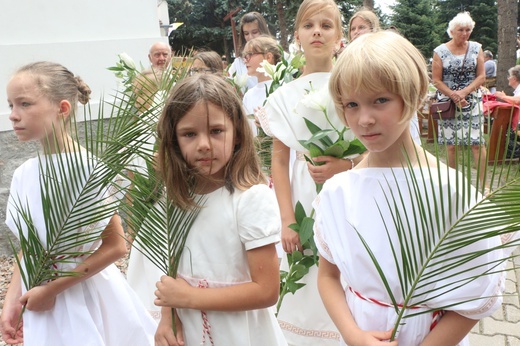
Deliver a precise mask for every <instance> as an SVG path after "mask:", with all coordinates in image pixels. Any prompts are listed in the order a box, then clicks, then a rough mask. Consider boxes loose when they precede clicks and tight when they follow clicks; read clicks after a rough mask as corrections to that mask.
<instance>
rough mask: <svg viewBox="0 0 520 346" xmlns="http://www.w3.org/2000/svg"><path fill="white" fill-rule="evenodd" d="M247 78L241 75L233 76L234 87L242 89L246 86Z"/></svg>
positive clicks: (245, 75)
mask: <svg viewBox="0 0 520 346" xmlns="http://www.w3.org/2000/svg"><path fill="white" fill-rule="evenodd" d="M248 77H249V76H248V75H247V74H241V75H235V76H234V77H233V82H234V83H235V85H236V86H237V87H239V88H243V87H245V86H246V83H247V78H248Z"/></svg>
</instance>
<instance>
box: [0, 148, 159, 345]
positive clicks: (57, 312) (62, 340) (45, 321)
mask: <svg viewBox="0 0 520 346" xmlns="http://www.w3.org/2000/svg"><path fill="white" fill-rule="evenodd" d="M57 155H66V154H57ZM57 155H49V156H45V157H43V158H42V159H43V160H52V161H53V164H54V165H57V162H58V161H57ZM85 162H86V161H85ZM43 167H45V166H43ZM88 167H89V166H88V165H87V164H85V165H84V169H86V170H89V168H88ZM84 183H85V181H83V180H81V181H79V182H77V184H79V185H80V186H82V185H81V184H84ZM63 184H64V185H65V184H66V185H67V186H70V184H72V182H71V181H70V180H69V179H67V181H65V182H63ZM101 195H103V194H100V195H96V192H93V193H92V196H93V198H101ZM19 201H23V203H22V204H23V205H24V206H25V207H27V208H28V209H29V210H30V212H31V216H32V220H33V224H34V225H35V227H36V229H37V232H38V235H39V238H40V239H41V240H42V242H43V244H46V243H47V239H46V224H45V219H44V214H43V209H42V208H43V206H42V200H41V195H40V168H39V160H38V158H33V159H29V160H28V161H26V162H25V163H24V164H22V165H21V166H20V167H18V168H17V169H16V171H15V172H14V175H13V180H12V183H11V191H10V195H9V201H8V205H7V213H6V215H7V218H6V224H7V226H8V227H9V228H10V229H11V231H12V232H13V233H15V235H16V236H18V235H19V234H18V231H19V230H18V229H17V227H16V223H17V221H16V220H19V216H18V212H17V205H18V202H19ZM62 201H63V200H62ZM109 220H110V218H106V219H105V220H104V221H100V222H98V223H97V224H95V225H91V226H89V227H82V228H80V229H78V230H77V233H78V234H84V233H86V232H89V233H94V232H98V233H101V232H102V231H103V229H104V228H105V227H106V225H107V224H108V222H109ZM20 221H21V220H20ZM21 223H22V227H23V232H24V234H25V236H27V227H26V224H25V222H24V221H21ZM100 243H101V239H100V238H98V240H97V241H95V242H92V243H88V244H84V245H82V246H81V248H79V249H77V251H89V250H90V251H93V250H95V249H96V248H97V247H98V246H99V245H100ZM71 251H72V250H71ZM79 262H81V258H76V259H75V260H74V263H61V264H59V266H60V267H59V268H60V269H64V270H72V269H73V268H74V267H75V266H77V264H78V263H79ZM25 292H26V288H25V286H24V285H23V282H22V294H23V293H25ZM156 328H157V324H156V323H155V322H154V321H153V319H152V318H151V316H150V315H149V314H148V313H147V312H146V310H145V309H144V307H143V306H142V305H141V303H140V301H139V299H138V298H137V296H136V295H135V293H134V291H133V290H132V289H131V288H130V286H129V285H128V283H127V282H126V280H125V278H124V276H123V275H122V274H121V272H120V271H119V269H118V268H117V267H116V266H115V265H114V264H111V265H109V266H108V267H106V268H105V269H103V270H102V271H101V272H99V273H97V274H95V275H94V276H92V277H90V278H88V279H86V280H85V281H82V282H80V283H78V284H76V285H74V286H72V287H70V288H68V289H66V290H65V291H63V292H61V293H60V294H58V295H57V296H56V302H55V304H54V307H53V308H52V309H50V310H47V311H43V312H33V311H30V310H26V311H25V312H24V314H23V334H24V344H25V345H26V346H31V345H53V346H60V345H63V346H67V345H71V344H81V345H96V346H98V345H107V346H111V345H153V344H154V340H153V337H154V334H155V330H156Z"/></svg>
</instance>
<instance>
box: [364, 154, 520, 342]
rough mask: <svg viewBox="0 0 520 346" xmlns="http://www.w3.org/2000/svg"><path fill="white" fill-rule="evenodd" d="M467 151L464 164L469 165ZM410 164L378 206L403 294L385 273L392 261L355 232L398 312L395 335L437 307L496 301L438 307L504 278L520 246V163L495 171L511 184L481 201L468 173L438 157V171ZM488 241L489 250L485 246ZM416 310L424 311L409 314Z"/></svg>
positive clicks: (385, 185) (497, 187) (392, 179)
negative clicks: (480, 283)
mask: <svg viewBox="0 0 520 346" xmlns="http://www.w3.org/2000/svg"><path fill="white" fill-rule="evenodd" d="M467 148H468V150H465V151H463V152H462V154H461V155H460V156H459V157H458V159H459V160H462V161H463V162H464V164H465V165H467V166H470V165H471V163H470V160H469V157H470V155H471V152H470V149H469V148H470V147H469V146H467ZM417 154H418V153H415V154H411V155H409V156H410V157H413V156H414V155H417ZM407 157H408V156H407ZM409 161H410V160H408V162H407V163H405V164H404V165H403V166H404V167H405V168H403V171H404V172H405V176H406V179H405V183H402V184H401V185H399V184H398V185H399V186H397V185H395V186H394V185H392V184H395V182H396V181H397V178H396V175H395V174H396V172H397V170H401V169H394V172H393V176H391V177H387V178H386V182H382V183H381V184H380V185H381V186H380V188H381V189H382V190H383V195H384V200H379V201H376V205H377V208H378V209H379V214H380V216H381V218H382V222H383V224H384V227H385V229H386V234H387V239H388V243H389V247H390V251H391V254H392V256H391V259H390V260H391V261H393V263H394V264H395V267H396V269H397V271H396V273H397V278H398V279H397V280H398V282H399V288H398V291H396V290H395V289H396V288H395V287H392V284H391V282H392V281H391V277H389V276H387V275H395V273H391V274H389V273H385V271H384V270H383V268H382V266H381V263H383V262H382V261H388V260H389V259H388V258H380V257H378V254H377V253H374V252H373V251H372V250H371V247H370V244H369V243H368V242H367V241H366V240H365V239H364V237H363V235H362V234H361V233H360V232H357V231H356V232H357V234H358V236H359V237H360V240H361V242H362V244H363V246H364V247H365V249H366V251H367V253H368V255H369V257H370V258H371V260H372V262H373V264H374V266H375V268H376V270H377V272H378V273H379V276H380V278H381V280H382V283H383V286H384V287H385V290H386V293H387V294H388V296H389V297H390V300H391V304H392V305H393V308H394V310H395V312H396V315H397V316H396V317H397V319H396V323H395V328H394V336H395V333H397V332H398V330H399V328H400V326H401V325H402V323H403V321H402V320H403V319H406V318H410V317H413V316H417V315H419V314H423V313H431V312H432V311H434V310H447V309H451V310H453V309H455V310H456V309H457V306H460V305H461V304H464V303H468V302H471V301H474V300H478V299H486V298H490V297H468V298H466V299H465V298H461V299H460V301H458V302H453V301H450V302H449V303H446V304H445V305H443V304H440V305H439V300H438V298H439V297H442V296H443V295H445V294H448V293H450V292H453V291H456V290H458V289H460V288H462V287H464V286H465V285H467V284H469V283H472V282H474V281H475V280H478V279H479V278H482V277H485V276H490V275H501V273H502V272H503V271H504V270H506V269H505V262H506V261H507V260H509V259H510V258H511V257H512V256H513V255H510V253H511V251H512V250H513V249H514V248H515V247H516V246H518V245H519V244H520V240H519V239H518V235H517V234H516V232H518V231H519V230H520V204H518V202H517V201H518V200H519V198H520V174H518V166H513V165H512V164H507V165H503V166H497V165H495V166H493V168H492V171H491V174H490V176H491V177H500V178H501V179H504V178H505V179H506V180H502V181H506V182H505V183H503V182H497V183H496V185H495V186H494V191H493V192H492V193H491V194H490V195H488V197H487V198H482V196H481V195H480V194H479V193H478V191H477V188H475V187H473V186H472V180H471V174H472V172H471V170H470V169H462V170H460V171H459V172H457V173H456V172H454V171H451V172H449V171H448V168H447V166H445V165H444V164H442V163H441V162H440V159H439V155H437V165H436V166H433V165H432V166H428V167H420V168H415V169H414V168H412V166H411V164H410V162H409ZM478 174H485V173H477V181H478ZM473 175H475V173H473ZM442 186H445V188H441V187H442ZM477 186H478V183H477ZM480 188H482V189H483V187H480ZM410 205H412V206H413V207H412V208H410ZM388 215H390V217H388ZM385 218H386V219H385ZM484 242H486V243H485V244H488V245H486V246H483V244H484ZM398 297H401V298H398ZM431 304H433V305H431ZM415 306H420V307H423V309H419V310H415V309H413V310H412V309H410V307H415Z"/></svg>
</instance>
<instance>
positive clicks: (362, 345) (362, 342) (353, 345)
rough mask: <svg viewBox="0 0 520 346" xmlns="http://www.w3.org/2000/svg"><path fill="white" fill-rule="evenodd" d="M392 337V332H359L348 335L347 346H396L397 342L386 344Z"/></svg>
mask: <svg viewBox="0 0 520 346" xmlns="http://www.w3.org/2000/svg"><path fill="white" fill-rule="evenodd" d="M391 337H392V330H389V331H386V332H380V331H373V330H371V331H364V330H360V331H359V332H358V333H356V334H355V335H350V336H349V340H348V344H349V345H350V346H378V345H381V346H397V345H398V343H397V340H394V341H392V342H388V340H390V338H391Z"/></svg>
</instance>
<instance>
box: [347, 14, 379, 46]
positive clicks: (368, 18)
mask: <svg viewBox="0 0 520 346" xmlns="http://www.w3.org/2000/svg"><path fill="white" fill-rule="evenodd" d="M356 18H361V19H363V20H364V21H365V22H367V23H368V26H369V27H370V31H371V32H376V31H379V30H380V29H381V26H380V25H379V18H377V16H376V14H375V13H374V12H372V11H371V10H369V9H367V8H364V7H363V8H361V9H360V10H359V11H357V12H356V13H354V15H353V16H352V17H351V18H350V20H349V22H348V33H347V39H348V40H349V41H350V33H351V32H352V31H351V28H352V22H353V21H354V19H356Z"/></svg>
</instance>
